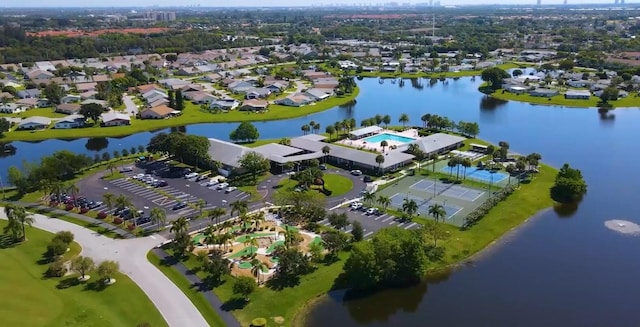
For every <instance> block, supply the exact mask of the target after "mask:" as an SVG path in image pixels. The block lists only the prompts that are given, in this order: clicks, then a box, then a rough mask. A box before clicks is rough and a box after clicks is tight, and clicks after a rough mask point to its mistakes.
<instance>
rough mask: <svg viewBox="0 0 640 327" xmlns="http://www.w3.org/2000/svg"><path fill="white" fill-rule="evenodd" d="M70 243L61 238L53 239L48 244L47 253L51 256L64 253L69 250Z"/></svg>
mask: <svg viewBox="0 0 640 327" xmlns="http://www.w3.org/2000/svg"><path fill="white" fill-rule="evenodd" d="M68 247H69V244H67V243H65V242H63V241H62V240H61V239H55V238H54V239H53V240H51V242H50V243H49V244H47V254H48V255H49V256H51V257H53V256H59V255H63V254H64V253H65V252H67V248H68Z"/></svg>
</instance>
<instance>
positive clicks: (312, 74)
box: [302, 70, 330, 80]
mask: <svg viewBox="0 0 640 327" xmlns="http://www.w3.org/2000/svg"><path fill="white" fill-rule="evenodd" d="M302 76H304V77H305V78H307V79H309V80H314V79H319V78H325V77H327V76H330V74H329V73H327V72H317V71H315V70H303V71H302Z"/></svg>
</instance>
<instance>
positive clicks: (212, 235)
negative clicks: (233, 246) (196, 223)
mask: <svg viewBox="0 0 640 327" xmlns="http://www.w3.org/2000/svg"><path fill="white" fill-rule="evenodd" d="M202 235H203V236H204V242H205V243H206V244H207V245H211V244H215V243H216V242H219V239H218V237H216V228H215V226H213V225H209V226H207V228H205V229H204V231H203V232H202Z"/></svg>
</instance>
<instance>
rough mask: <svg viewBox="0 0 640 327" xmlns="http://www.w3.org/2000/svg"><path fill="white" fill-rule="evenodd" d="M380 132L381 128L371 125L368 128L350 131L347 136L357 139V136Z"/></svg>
mask: <svg viewBox="0 0 640 327" xmlns="http://www.w3.org/2000/svg"><path fill="white" fill-rule="evenodd" d="M381 130H382V127H380V126H377V125H373V126H368V127H364V128H360V129H356V130H355V131H351V132H349V135H353V136H356V137H359V136H363V135H368V134H371V133H376V132H379V131H381Z"/></svg>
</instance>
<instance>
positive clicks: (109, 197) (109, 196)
mask: <svg viewBox="0 0 640 327" xmlns="http://www.w3.org/2000/svg"><path fill="white" fill-rule="evenodd" d="M102 202H104V205H106V206H107V208H108V209H109V211H111V209H113V205H114V204H115V198H114V195H113V193H110V192H104V193H103V194H102Z"/></svg>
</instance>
